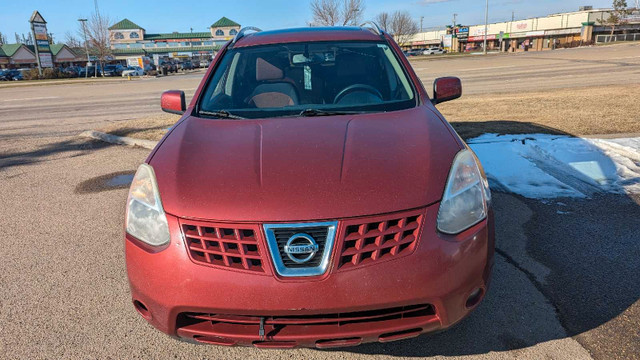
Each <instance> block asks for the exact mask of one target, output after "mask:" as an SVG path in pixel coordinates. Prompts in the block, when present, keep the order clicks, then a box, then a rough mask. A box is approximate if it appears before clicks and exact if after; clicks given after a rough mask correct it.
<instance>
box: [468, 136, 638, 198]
mask: <svg viewBox="0 0 640 360" xmlns="http://www.w3.org/2000/svg"><path fill="white" fill-rule="evenodd" d="M468 144H469V146H470V147H471V148H472V149H473V150H474V151H475V152H476V154H477V155H478V158H480V162H482V165H483V166H484V169H485V172H486V173H487V176H488V178H489V182H490V184H491V185H492V187H493V188H494V189H496V190H503V191H504V190H506V191H509V192H513V193H516V194H520V195H522V196H524V197H528V198H535V199H549V198H556V197H574V198H581V197H590V196H592V195H594V194H596V193H599V192H609V193H640V138H621V139H585V138H575V137H570V136H558V135H548V134H526V135H497V134H484V135H482V136H480V137H477V138H474V139H471V140H469V141H468Z"/></svg>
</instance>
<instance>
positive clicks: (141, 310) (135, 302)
mask: <svg viewBox="0 0 640 360" xmlns="http://www.w3.org/2000/svg"><path fill="white" fill-rule="evenodd" d="M133 306H134V307H135V308H136V311H138V313H139V314H140V315H142V317H143V318H145V319H147V320H151V311H149V309H147V307H146V306H145V304H143V303H142V302H141V301H139V300H133Z"/></svg>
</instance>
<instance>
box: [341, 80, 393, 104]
mask: <svg viewBox="0 0 640 360" xmlns="http://www.w3.org/2000/svg"><path fill="white" fill-rule="evenodd" d="M356 91H364V92H368V93H370V94H373V95H375V96H377V97H379V98H380V100H382V94H380V91H378V90H377V89H376V88H374V87H373V86H370V85H365V84H353V85H350V86H347V87H346V88H344V89H342V90H341V91H340V92H339V93H338V95H336V97H335V99H333V103H334V104H337V103H339V102H340V100H342V98H344V97H345V96H347V94H350V93H352V92H356Z"/></svg>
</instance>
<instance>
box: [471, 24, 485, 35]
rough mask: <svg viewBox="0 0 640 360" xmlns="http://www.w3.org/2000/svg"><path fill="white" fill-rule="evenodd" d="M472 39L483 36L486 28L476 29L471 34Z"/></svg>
mask: <svg viewBox="0 0 640 360" xmlns="http://www.w3.org/2000/svg"><path fill="white" fill-rule="evenodd" d="M470 35H471V37H476V36H482V35H484V26H481V27H476V28H474V29H473V30H471V32H470Z"/></svg>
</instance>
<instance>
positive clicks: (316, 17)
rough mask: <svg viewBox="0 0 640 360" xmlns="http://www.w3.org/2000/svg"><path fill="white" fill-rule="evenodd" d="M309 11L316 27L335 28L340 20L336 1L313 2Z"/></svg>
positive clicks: (319, 0)
mask: <svg viewBox="0 0 640 360" xmlns="http://www.w3.org/2000/svg"><path fill="white" fill-rule="evenodd" d="M311 11H312V12H313V25H316V26H335V25H336V24H337V23H338V21H339V18H340V9H339V5H338V0H313V1H312V2H311Z"/></svg>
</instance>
